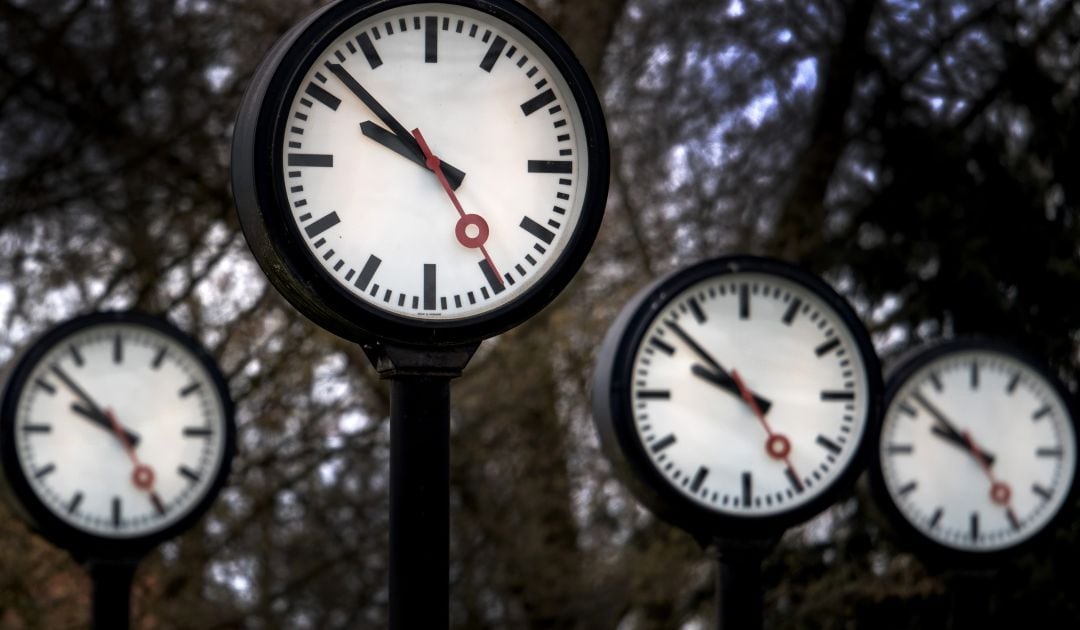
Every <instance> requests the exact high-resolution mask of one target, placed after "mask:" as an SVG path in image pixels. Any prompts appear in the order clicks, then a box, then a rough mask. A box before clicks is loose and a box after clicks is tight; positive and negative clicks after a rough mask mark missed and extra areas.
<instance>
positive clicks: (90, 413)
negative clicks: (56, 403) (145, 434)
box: [71, 403, 139, 446]
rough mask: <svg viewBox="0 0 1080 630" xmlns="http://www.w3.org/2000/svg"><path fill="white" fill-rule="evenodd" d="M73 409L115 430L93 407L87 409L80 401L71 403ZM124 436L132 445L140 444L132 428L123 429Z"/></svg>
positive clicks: (102, 426)
mask: <svg viewBox="0 0 1080 630" xmlns="http://www.w3.org/2000/svg"><path fill="white" fill-rule="evenodd" d="M71 410H72V411H74V412H75V413H77V414H78V415H80V416H82V417H83V418H85V419H87V420H89V421H90V422H93V423H94V424H96V425H98V426H99V427H101V428H102V429H105V430H106V431H113V428H112V424H111V423H110V422H109V419H108V418H107V417H106V416H105V415H104V414H100V415H99V414H97V413H95V412H94V411H93V410H92V409H87V408H86V407H83V406H82V405H80V404H79V403H71ZM123 431H124V437H125V438H126V439H127V441H128V442H129V443H130V444H131V445H132V446H138V445H139V436H138V434H136V433H134V432H133V431H131V430H130V429H123Z"/></svg>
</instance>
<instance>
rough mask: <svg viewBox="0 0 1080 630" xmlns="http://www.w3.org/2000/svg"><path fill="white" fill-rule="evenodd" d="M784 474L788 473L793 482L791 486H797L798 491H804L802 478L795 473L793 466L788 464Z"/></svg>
mask: <svg viewBox="0 0 1080 630" xmlns="http://www.w3.org/2000/svg"><path fill="white" fill-rule="evenodd" d="M784 474H785V475H787V478H788V481H790V482H791V487H793V488H795V491H796V492H802V491H803V483H802V480H800V479H799V476H798V475H796V474H795V470H794V469H793V468H792V467H791V466H788V467H787V468H785V469H784Z"/></svg>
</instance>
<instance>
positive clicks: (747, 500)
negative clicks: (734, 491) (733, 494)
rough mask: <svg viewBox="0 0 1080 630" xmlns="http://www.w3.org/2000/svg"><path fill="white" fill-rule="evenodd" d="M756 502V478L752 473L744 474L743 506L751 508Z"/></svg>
mask: <svg viewBox="0 0 1080 630" xmlns="http://www.w3.org/2000/svg"><path fill="white" fill-rule="evenodd" d="M753 501H754V477H753V475H751V474H750V471H746V472H744V473H743V474H742V504H743V507H750V505H751V504H752V503H753Z"/></svg>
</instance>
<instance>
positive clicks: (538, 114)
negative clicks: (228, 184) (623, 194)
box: [232, 0, 609, 345]
mask: <svg viewBox="0 0 1080 630" xmlns="http://www.w3.org/2000/svg"><path fill="white" fill-rule="evenodd" d="M232 173H233V188H234V194H235V197H236V205H237V208H238V211H239V216H240V221H241V225H242V227H243V231H244V234H245V236H246V237H247V239H248V243H249V245H250V246H251V249H252V251H253V253H254V255H255V257H256V259H257V260H258V261H259V263H260V265H261V266H262V268H263V270H264V271H265V272H266V274H267V276H268V277H269V278H270V280H271V282H272V283H273V284H274V286H275V287H277V289H278V290H279V291H280V292H281V293H282V294H283V295H284V296H285V297H286V298H287V299H288V300H289V301H290V302H291V303H292V304H293V305H294V306H296V307H297V308H298V309H299V310H300V311H301V312H302V313H304V314H305V315H306V316H308V317H309V318H310V319H312V320H313V321H315V322H316V323H318V324H320V325H321V326H323V327H325V328H327V329H329V330H331V331H332V332H335V333H336V334H338V335H341V336H343V337H346V338H349V339H352V340H356V341H362V342H363V341H367V340H370V339H379V340H391V341H394V342H397V343H402V344H406V345H408V344H412V345H439V344H459V343H469V342H473V341H478V340H481V339H483V338H486V337H489V336H492V335H494V334H497V333H499V332H502V331H504V330H506V329H508V328H510V327H512V326H513V325H515V324H517V323H520V322H521V321H523V320H524V319H526V318H527V317H529V316H531V315H533V314H535V313H536V312H537V311H539V310H540V309H541V308H543V306H545V305H546V304H547V303H549V302H550V301H551V300H552V299H553V298H554V297H555V295H557V294H558V293H559V291H561V289H562V288H563V287H565V285H566V284H567V282H569V280H570V278H571V277H572V276H573V274H574V273H575V272H576V271H577V269H578V268H579V267H580V265H581V263H582V262H583V261H584V258H585V256H586V254H587V253H588V251H589V248H590V247H591V245H592V242H593V240H594V239H595V236H596V233H597V230H598V229H599V226H600V221H601V218H602V215H603V210H604V204H605V201H606V196H607V182H608V174H609V157H608V144H607V132H606V128H605V125H604V118H603V115H602V112H601V109H600V105H599V101H598V99H597V97H596V93H595V91H594V89H593V88H592V85H591V84H590V82H589V80H588V77H587V76H586V74H585V72H584V70H583V69H582V68H581V66H580V64H579V63H578V61H577V60H576V58H575V57H574V55H573V53H572V52H571V51H570V49H569V48H568V47H567V46H566V44H565V43H564V42H563V41H562V40H561V39H560V38H559V36H558V35H557V34H556V33H555V32H554V31H553V30H552V29H551V28H550V27H548V26H547V25H546V24H545V23H544V22H542V21H541V20H540V19H539V18H538V17H536V16H535V15H533V14H532V13H530V12H529V11H528V10H526V9H525V8H523V7H522V6H520V5H518V4H517V3H515V2H508V1H499V2H495V1H490V0H458V1H453V2H415V1H412V2H409V1H373V2H359V1H355V0H342V1H339V2H334V3H332V4H330V5H329V6H327V7H324V8H323V9H321V10H319V11H318V12H316V13H315V14H313V15H311V16H310V17H308V18H307V19H306V20H304V21H303V22H302V23H300V24H298V25H297V26H296V27H295V28H293V29H292V30H291V31H289V32H288V33H287V34H286V35H285V36H284V38H283V39H282V40H281V41H279V42H278V44H277V45H276V46H275V47H274V48H273V49H272V50H271V51H270V53H269V54H268V55H267V57H266V58H265V59H264V61H263V63H262V65H261V66H260V67H259V69H258V71H257V72H256V75H255V77H254V79H253V80H252V84H251V87H250V88H249V90H248V92H247V94H246V96H245V98H244V102H243V104H242V107H241V110H240V114H239V117H238V119H237V124H236V132H235V135H234V143H233V156H232Z"/></svg>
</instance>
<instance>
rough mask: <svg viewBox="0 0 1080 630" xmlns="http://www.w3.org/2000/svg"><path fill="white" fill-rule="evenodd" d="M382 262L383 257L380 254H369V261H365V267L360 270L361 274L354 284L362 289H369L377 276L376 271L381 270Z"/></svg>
mask: <svg viewBox="0 0 1080 630" xmlns="http://www.w3.org/2000/svg"><path fill="white" fill-rule="evenodd" d="M381 264H382V259H381V258H379V257H378V256H376V255H374V254H372V255H370V256H368V259H367V262H366V263H364V268H363V269H361V270H360V275H359V276H357V277H356V282H355V283H354V286H355V287H356V288H357V289H360V290H361V291H367V288H368V285H369V284H370V283H371V279H372V278H374V277H375V272H376V271H378V270H379V265H381Z"/></svg>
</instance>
